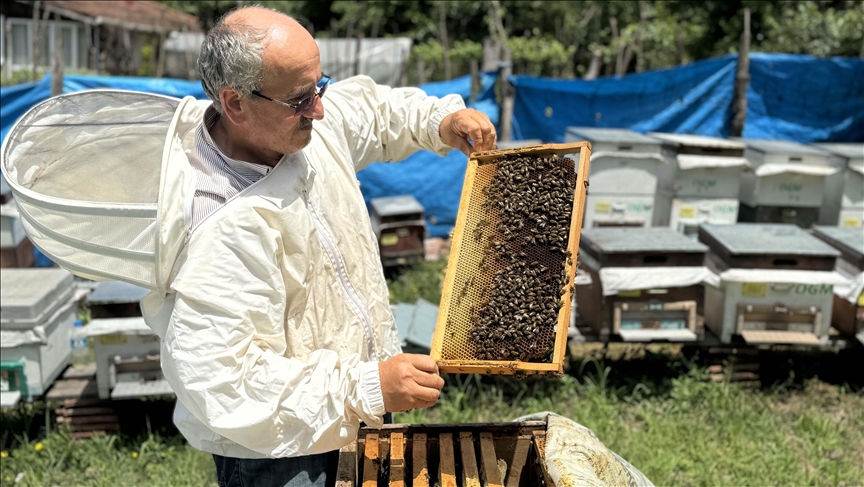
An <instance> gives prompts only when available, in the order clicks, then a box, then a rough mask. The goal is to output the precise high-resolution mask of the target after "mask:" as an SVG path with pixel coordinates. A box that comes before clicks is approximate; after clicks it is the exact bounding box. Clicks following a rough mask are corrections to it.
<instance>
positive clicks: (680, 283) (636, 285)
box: [600, 267, 720, 296]
mask: <svg viewBox="0 0 864 487" xmlns="http://www.w3.org/2000/svg"><path fill="white" fill-rule="evenodd" d="M600 282H601V284H602V286H603V295H604V296H614V295H616V294H618V293H619V292H622V291H635V290H637V289H638V290H642V289H661V288H670V287H687V286H693V285H695V284H702V283H705V284H710V285H711V286H714V287H718V286H719V285H720V279H719V278H718V277H717V274H714V273H713V272H711V271H710V270H709V269H708V268H707V267H604V268H602V269H600Z"/></svg>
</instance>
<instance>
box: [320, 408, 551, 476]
mask: <svg viewBox="0 0 864 487" xmlns="http://www.w3.org/2000/svg"><path fill="white" fill-rule="evenodd" d="M545 428H546V425H545V423H543V422H525V423H495V424H463V425H387V426H385V427H384V428H382V429H369V428H363V429H362V430H361V431H360V434H359V436H358V440H357V441H356V442H354V443H352V444H350V445H348V446H346V447H345V448H343V449H342V450H340V452H339V473H338V475H337V480H336V486H337V487H348V486H355V485H357V486H362V487H377V486H388V487H430V486H440V487H481V486H483V487H528V486H531V487H533V486H538V485H547V486H551V485H552V483H551V481H549V480H548V475H547V474H546V472H545V464H544V462H543V461H542V458H543V456H542V454H541V453H538V452H542V448H543V446H544V445H545V437H546V431H545Z"/></svg>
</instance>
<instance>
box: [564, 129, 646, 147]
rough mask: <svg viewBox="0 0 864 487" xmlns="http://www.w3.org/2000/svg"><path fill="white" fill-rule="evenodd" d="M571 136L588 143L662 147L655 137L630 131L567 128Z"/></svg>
mask: <svg viewBox="0 0 864 487" xmlns="http://www.w3.org/2000/svg"><path fill="white" fill-rule="evenodd" d="M567 132H568V133H569V134H572V135H575V136H577V137H579V138H581V139H583V140H587V141H588V142H592V143H593V142H608V143H613V144H622V143H628V144H651V145H660V144H661V141H660V140H658V139H655V138H654V137H649V136H647V135H642V134H640V133H638V132H634V131H632V130H629V129H613V128H596V127H567Z"/></svg>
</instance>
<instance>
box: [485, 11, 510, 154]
mask: <svg viewBox="0 0 864 487" xmlns="http://www.w3.org/2000/svg"><path fill="white" fill-rule="evenodd" d="M489 22H490V24H491V25H490V27H489V30H490V32H495V34H496V35H497V37H498V42H499V44H500V46H501V61H500V62H499V63H498V67H499V68H500V71H499V80H498V81H499V86H500V87H501V108H500V112H499V120H498V123H499V128H498V140H500V141H505V142H506V141H509V140H510V130H511V128H512V124H513V102H514V100H515V97H516V94H515V93H514V90H513V86H512V85H511V84H510V81H509V80H508V78H509V77H510V74H511V73H512V72H513V62H512V58H511V52H510V46H508V45H507V31H506V30H505V29H504V23H503V22H502V19H501V4H500V2H498V0H491V1H490V2H489Z"/></svg>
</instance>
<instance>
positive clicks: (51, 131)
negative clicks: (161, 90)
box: [0, 90, 210, 293]
mask: <svg viewBox="0 0 864 487" xmlns="http://www.w3.org/2000/svg"><path fill="white" fill-rule="evenodd" d="M209 104H210V102H209V101H206V102H203V101H197V100H195V99H194V98H192V97H186V98H184V99H182V100H180V99H177V98H171V97H166V96H161V95H153V94H148V93H138V92H128V91H114V90H100V91H87V92H80V93H73V94H68V95H62V96H58V97H55V98H51V99H49V100H46V101H44V102H42V103H40V104H39V105H36V106H35V107H33V108H32V109H30V111H28V112H27V113H26V114H25V115H24V116H23V117H22V118H21V119H20V120H19V121H18V122H17V123H16V124H15V125H14V126H13V128H12V130H11V131H10V132H9V135H8V137H7V138H6V140H5V142H4V143H3V147H2V150H0V157H2V160H0V166H2V170H3V174H5V175H6V178H7V180H8V182H9V186H10V187H11V188H12V192H13V194H14V196H15V199H16V201H17V203H18V208H19V211H20V214H21V219H22V222H23V224H24V229H25V230H26V232H27V234H28V236H29V237H30V240H32V242H33V244H34V245H35V246H36V247H38V248H39V250H41V251H42V252H43V253H44V254H45V255H47V256H48V257H49V258H50V259H51V260H53V261H54V262H56V263H57V264H59V265H60V266H61V267H64V268H66V269H68V270H69V271H71V272H72V273H74V274H77V275H79V276H82V277H86V278H89V279H95V280H112V279H116V280H120V281H126V282H129V283H132V284H136V285H139V286H144V287H146V288H149V289H151V290H154V291H157V292H160V293H165V291H166V289H167V286H168V284H169V282H170V274H171V270H172V268H173V266H174V262H175V260H176V258H177V255H178V253H179V251H180V250H181V248H182V245H183V242H184V239H185V237H186V233H187V229H188V225H187V224H186V218H187V217H186V214H187V213H188V212H189V210H191V207H190V206H191V201H192V196H193V193H194V189H195V186H194V184H195V175H194V173H193V171H192V168H191V166H190V165H189V162H188V160H187V158H186V153H185V152H184V151H185V150H187V149H190V148H191V147H192V144H193V140H194V132H195V131H194V130H193V129H194V127H195V126H196V124H197V123H198V122H199V121H200V120H201V119H202V117H203V114H204V110H205V109H206V108H207V106H209Z"/></svg>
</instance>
